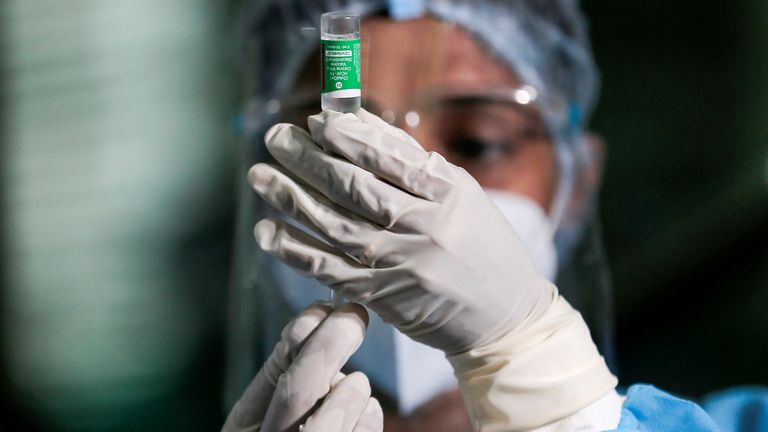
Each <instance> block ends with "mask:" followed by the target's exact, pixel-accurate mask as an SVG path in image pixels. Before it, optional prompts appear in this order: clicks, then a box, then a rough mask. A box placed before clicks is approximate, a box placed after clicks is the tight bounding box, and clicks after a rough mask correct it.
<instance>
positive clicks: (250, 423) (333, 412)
mask: <svg viewBox="0 0 768 432" xmlns="http://www.w3.org/2000/svg"><path fill="white" fill-rule="evenodd" d="M367 321H368V315H367V312H366V311H365V309H364V308H363V307H362V306H360V305H357V304H352V303H349V304H345V305H343V306H340V307H339V308H337V309H335V310H332V309H331V307H330V306H329V305H327V304H314V305H312V306H310V307H308V308H307V309H305V310H304V311H303V312H302V313H301V314H299V316H297V317H296V318H295V319H294V320H293V321H291V322H290V323H289V324H288V325H287V326H286V327H285V328H284V329H283V332H282V337H281V340H280V342H278V344H277V345H276V346H275V349H274V351H273V352H272V354H271V355H270V356H269V359H268V360H267V361H266V363H265V364H264V367H262V368H261V370H260V371H259V373H258V374H257V375H256V377H255V378H254V379H253V381H252V382H251V384H250V385H249V386H248V388H247V389H246V390H245V392H244V393H243V396H242V397H241V398H240V400H239V401H238V402H237V404H235V407H234V408H232V411H231V412H230V413H229V416H228V417H227V420H226V422H225V423H224V426H223V427H222V432H245V431H248V432H257V431H269V432H273V431H280V432H282V431H298V430H302V431H304V432H320V431H323V432H324V431H333V432H337V431H338V432H381V431H382V430H383V427H384V426H383V421H384V420H383V414H382V411H381V406H380V405H379V403H378V401H377V400H376V399H375V398H372V397H371V387H370V384H369V383H368V378H367V377H366V376H365V375H364V374H362V373H360V372H355V373H352V374H350V375H348V376H344V375H343V374H342V373H341V372H340V371H341V368H342V366H344V364H345V363H346V362H347V360H348V359H349V357H350V356H351V355H352V354H353V353H354V352H355V351H356V350H357V348H358V347H359V346H360V343H361V342H362V341H363V336H364V335H365V328H366V325H367ZM318 403H320V405H319V407H317V408H316V406H317V405H318Z"/></svg>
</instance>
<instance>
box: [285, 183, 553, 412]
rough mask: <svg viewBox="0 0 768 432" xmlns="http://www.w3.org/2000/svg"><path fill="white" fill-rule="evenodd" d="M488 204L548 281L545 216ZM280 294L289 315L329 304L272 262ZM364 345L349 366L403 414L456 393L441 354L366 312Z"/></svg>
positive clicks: (514, 199)
mask: <svg viewBox="0 0 768 432" xmlns="http://www.w3.org/2000/svg"><path fill="white" fill-rule="evenodd" d="M486 193H487V194H488V197H489V198H490V199H491V201H492V202H493V203H494V204H496V206H497V207H498V208H499V210H500V211H501V213H502V214H503V215H504V217H505V218H506V219H507V221H508V222H509V223H510V225H511V226H512V228H513V229H514V230H515V232H516V233H517V234H518V236H519V237H520V240H521V241H522V242H523V244H524V245H525V246H526V247H527V248H528V251H529V253H530V254H531V256H532V258H533V261H534V264H535V265H536V268H537V269H538V270H539V272H540V273H541V275H542V276H544V277H546V278H547V279H549V280H552V279H553V278H554V276H555V273H556V271H557V254H556V251H555V246H554V243H553V241H552V234H553V229H552V226H551V225H552V224H551V223H550V221H549V218H547V215H546V213H545V212H544V211H543V210H542V209H541V208H540V207H539V205H538V204H536V203H535V202H534V201H533V200H531V199H530V198H527V197H525V196H523V195H520V194H515V193H511V192H506V191H499V190H487V189H486ZM275 270H276V271H275V276H276V277H277V282H278V284H279V287H280V291H281V293H282V295H283V297H284V298H285V300H286V301H287V302H288V304H289V305H290V306H291V308H292V309H293V312H294V313H298V312H299V311H300V310H302V309H303V308H305V307H306V306H308V305H309V304H310V303H312V302H313V301H315V300H318V299H322V300H327V299H329V293H330V290H329V289H328V288H326V287H325V286H323V285H321V284H320V283H319V282H317V281H315V280H313V279H307V278H304V277H302V276H300V275H298V274H297V273H295V272H294V271H293V270H291V269H290V268H288V267H287V266H285V265H283V264H282V263H279V262H278V263H276V268H275ZM369 315H370V321H369V324H368V331H367V333H366V337H365V340H364V341H363V344H362V345H361V346H360V349H358V351H357V352H356V353H355V354H354V355H353V356H352V358H351V359H350V361H349V366H350V367H351V368H352V369H353V370H359V371H361V372H364V373H365V374H366V375H367V376H368V378H369V379H370V381H371V383H372V385H373V386H375V387H376V389H377V390H379V391H381V392H383V393H384V394H386V395H387V396H389V397H390V398H392V399H393V400H395V401H396V402H397V404H398V408H399V411H400V413H401V414H403V415H408V414H410V413H411V412H413V410H415V409H416V408H418V407H419V406H421V405H422V404H424V403H425V402H428V401H429V400H431V399H432V398H434V397H435V396H437V395H438V394H440V393H442V392H444V391H446V390H449V389H452V388H455V387H456V378H455V377H454V376H453V369H452V368H451V366H450V364H449V363H448V361H447V360H446V359H445V354H443V352H441V351H438V350H436V349H433V348H430V347H428V346H426V345H423V344H420V343H418V342H414V341H413V340H411V339H410V338H408V337H406V336H404V335H402V334H401V333H400V332H398V331H397V330H395V329H394V328H393V327H392V326H390V325H387V324H385V323H384V322H382V321H381V319H379V317H378V316H377V315H376V314H374V313H373V312H370V311H369Z"/></svg>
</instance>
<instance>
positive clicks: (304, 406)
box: [263, 303, 368, 431]
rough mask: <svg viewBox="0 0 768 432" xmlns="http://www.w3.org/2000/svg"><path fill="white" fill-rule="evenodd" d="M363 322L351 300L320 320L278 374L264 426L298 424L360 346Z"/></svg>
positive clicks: (364, 316)
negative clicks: (279, 374) (289, 362)
mask: <svg viewBox="0 0 768 432" xmlns="http://www.w3.org/2000/svg"><path fill="white" fill-rule="evenodd" d="M367 324H368V314H367V313H366V311H365V308H363V307H362V306H360V305H358V304H354V303H347V304H344V305H342V306H340V307H338V308H337V309H335V310H334V311H333V312H332V313H331V314H330V315H329V316H328V318H326V319H325V321H323V323H322V324H320V326H319V327H318V328H317V330H315V332H314V333H313V334H312V336H311V337H310V338H309V339H308V340H307V341H306V342H305V343H304V346H303V347H302V349H301V351H300V352H299V354H298V355H297V356H296V358H295V359H294V360H293V362H292V363H291V366H290V367H289V368H288V370H287V371H286V372H285V373H284V374H282V375H281V376H280V379H279V380H278V382H277V388H276V389H275V392H274V396H273V397H272V401H271V403H270V404H269V409H268V410H267V415H266V417H265V419H264V426H263V428H264V430H268V431H289V430H290V431H293V430H296V429H297V428H298V425H299V424H301V422H302V421H303V420H304V419H306V417H307V416H308V415H309V413H310V411H311V410H312V408H313V407H314V406H315V404H316V403H317V402H318V401H319V400H321V399H322V398H324V397H325V396H326V394H328V392H329V390H330V389H331V385H332V383H333V380H334V378H335V377H336V376H337V374H338V373H339V371H341V368H342V366H344V364H345V363H346V362H347V360H349V357H350V356H351V355H352V354H353V353H354V352H355V351H356V350H357V348H359V347H360V344H361V343H362V341H363V337H364V335H365V328H366V326H367ZM342 381H343V380H342Z"/></svg>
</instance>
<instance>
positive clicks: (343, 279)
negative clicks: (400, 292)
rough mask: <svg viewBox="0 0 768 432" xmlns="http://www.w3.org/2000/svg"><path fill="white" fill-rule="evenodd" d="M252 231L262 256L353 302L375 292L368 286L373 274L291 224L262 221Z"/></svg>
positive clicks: (370, 270)
mask: <svg viewBox="0 0 768 432" xmlns="http://www.w3.org/2000/svg"><path fill="white" fill-rule="evenodd" d="M253 231H254V236H255V237H256V242H257V243H258V244H259V247H261V248H262V249H263V250H264V251H265V252H267V253H269V254H272V255H274V256H276V257H277V258H279V259H280V260H282V261H283V262H285V263H286V264H287V265H288V266H289V267H291V268H293V269H294V270H296V271H297V272H299V273H300V274H302V275H304V276H308V277H313V278H315V279H317V280H319V281H320V282H322V283H324V284H326V285H327V286H328V287H330V288H331V289H333V290H334V291H336V292H338V293H340V294H341V295H343V296H344V297H346V298H348V299H350V300H352V301H362V300H364V299H365V298H366V297H367V296H369V295H370V292H371V291H372V290H373V289H374V288H375V287H373V286H372V284H371V283H370V280H371V278H372V277H373V274H374V272H375V270H372V269H370V268H368V267H365V266H363V265H361V264H360V263H358V262H356V261H354V260H353V259H351V258H349V257H347V256H345V255H343V254H341V253H339V252H338V251H336V250H335V249H334V248H332V247H331V246H329V245H327V244H325V243H323V242H321V241H320V240H318V239H317V238H315V237H312V236H311V235H309V234H307V233H305V232H304V231H302V230H300V229H298V228H296V227H294V226H292V225H290V224H287V223H285V222H283V221H280V220H275V219H263V220H261V221H259V222H258V223H257V224H256V227H255V228H254V230H253Z"/></svg>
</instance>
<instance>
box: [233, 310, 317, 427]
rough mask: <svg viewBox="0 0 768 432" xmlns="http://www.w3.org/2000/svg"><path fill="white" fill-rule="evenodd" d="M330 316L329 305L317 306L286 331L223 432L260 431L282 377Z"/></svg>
mask: <svg viewBox="0 0 768 432" xmlns="http://www.w3.org/2000/svg"><path fill="white" fill-rule="evenodd" d="M330 313H331V306H330V305H329V304H323V303H316V304H313V305H311V306H309V307H308V308H306V309H304V310H303V311H302V312H301V313H300V314H299V315H298V316H297V317H296V318H294V319H293V320H291V322H289V323H288V324H287V325H286V326H285V327H284V328H283V331H282V333H281V338H280V341H279V342H278V343H277V345H275V348H274V350H273V351H272V354H270V356H269V358H268V359H267V361H266V362H265V363H264V366H263V367H262V368H261V370H259V372H258V373H257V374H256V377H254V379H253V381H251V383H250V384H249V385H248V388H246V390H245V392H244V393H243V395H242V396H241V397H240V400H238V401H237V403H236V404H235V406H234V407H233V408H232V410H231V411H230V413H229V415H228V416H227V419H226V421H225V422H224V426H223V428H222V431H223V432H236V431H237V432H241V431H256V430H259V428H260V427H261V424H262V422H263V421H264V416H265V415H266V413H267V408H268V407H269V403H270V401H271V400H272V395H273V393H274V391H275V387H276V385H277V380H278V377H279V376H280V375H281V374H282V373H283V372H285V370H287V369H288V365H289V364H290V362H291V360H292V359H293V357H294V356H295V355H296V354H297V353H298V351H299V349H300V348H301V347H302V346H303V344H304V342H305V341H306V340H307V338H308V337H309V335H310V334H312V332H313V331H314V330H315V329H316V328H317V326H318V325H320V323H321V322H322V321H323V320H324V319H325V318H326V317H327V316H328V315H329V314H330Z"/></svg>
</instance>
